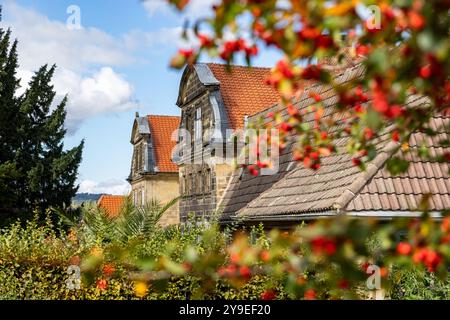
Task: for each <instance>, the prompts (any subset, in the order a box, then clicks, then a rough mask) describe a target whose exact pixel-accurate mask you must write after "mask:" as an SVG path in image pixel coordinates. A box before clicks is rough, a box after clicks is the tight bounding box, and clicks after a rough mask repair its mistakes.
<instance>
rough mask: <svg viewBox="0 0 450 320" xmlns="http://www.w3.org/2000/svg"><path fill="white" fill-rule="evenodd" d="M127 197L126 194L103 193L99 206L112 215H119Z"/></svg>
mask: <svg viewBox="0 0 450 320" xmlns="http://www.w3.org/2000/svg"><path fill="white" fill-rule="evenodd" d="M125 199H126V197H125V196H111V195H102V196H101V197H100V199H99V200H98V207H99V208H101V209H103V210H105V211H106V213H107V214H108V215H109V216H110V217H117V215H118V214H119V213H120V210H121V209H122V206H123V204H124V202H125Z"/></svg>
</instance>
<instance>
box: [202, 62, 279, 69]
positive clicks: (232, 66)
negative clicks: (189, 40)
mask: <svg viewBox="0 0 450 320" xmlns="http://www.w3.org/2000/svg"><path fill="white" fill-rule="evenodd" d="M201 63H202V62H199V64H201ZM203 63H204V64H206V65H208V66H210V65H215V66H223V67H227V66H230V67H231V68H248V69H264V70H271V69H272V68H273V67H257V66H246V65H242V64H229V65H228V64H226V63H217V62H203Z"/></svg>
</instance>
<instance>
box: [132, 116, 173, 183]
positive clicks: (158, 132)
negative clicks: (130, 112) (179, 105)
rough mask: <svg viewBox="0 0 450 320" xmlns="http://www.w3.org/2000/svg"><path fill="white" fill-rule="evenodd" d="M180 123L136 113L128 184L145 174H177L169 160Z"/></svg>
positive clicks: (166, 117)
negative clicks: (174, 133)
mask: <svg viewBox="0 0 450 320" xmlns="http://www.w3.org/2000/svg"><path fill="white" fill-rule="evenodd" d="M179 123H180V118H179V117H175V116H156V115H148V116H144V117H140V116H139V114H138V113H136V118H135V120H134V124H133V130H132V133H131V140H130V142H131V144H132V145H133V157H132V163H131V170H130V176H129V178H128V180H129V181H132V180H135V179H139V178H141V177H142V176H143V175H146V174H157V173H159V172H177V171H178V168H177V166H176V164H175V163H173V162H172V160H171V158H172V151H173V149H174V148H175V145H176V140H175V139H173V138H172V134H173V132H175V131H176V130H178V127H179Z"/></svg>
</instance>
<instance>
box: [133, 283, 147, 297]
mask: <svg viewBox="0 0 450 320" xmlns="http://www.w3.org/2000/svg"><path fill="white" fill-rule="evenodd" d="M147 291H148V286H147V284H146V283H145V282H142V281H139V282H136V283H135V285H134V294H135V295H136V297H139V298H144V297H145V296H146V295H147Z"/></svg>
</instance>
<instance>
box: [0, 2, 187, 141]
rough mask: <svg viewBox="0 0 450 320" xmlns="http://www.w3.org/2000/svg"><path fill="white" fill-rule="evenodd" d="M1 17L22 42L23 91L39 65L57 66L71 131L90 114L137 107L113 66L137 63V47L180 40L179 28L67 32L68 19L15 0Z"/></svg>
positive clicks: (56, 80)
mask: <svg viewBox="0 0 450 320" xmlns="http://www.w3.org/2000/svg"><path fill="white" fill-rule="evenodd" d="M3 18H4V20H3V22H2V23H1V24H2V27H11V29H12V31H13V37H15V38H17V39H18V40H19V47H18V52H19V64H20V69H19V70H18V76H19V77H20V78H21V86H22V90H21V91H20V92H19V93H23V91H24V89H25V88H26V87H27V84H28V82H29V80H30V79H31V77H32V75H33V72H34V71H35V70H37V69H38V68H39V67H40V66H42V65H44V64H56V65H57V69H56V72H55V75H54V78H53V84H54V85H55V90H56V92H57V98H59V99H61V98H62V97H63V96H64V95H66V94H67V95H68V96H69V102H68V114H67V122H66V125H67V128H68V130H69V132H70V133H73V132H74V131H75V130H76V129H77V128H78V127H79V126H80V125H81V124H82V123H83V121H84V120H86V119H88V118H91V117H95V116H98V115H102V114H107V113H117V112H123V111H127V110H130V109H136V108H139V104H138V103H137V102H136V99H135V97H134V89H133V86H132V85H131V84H130V83H128V82H127V80H126V78H125V77H124V76H123V75H120V74H118V73H117V72H116V71H115V70H114V69H115V68H116V67H119V66H124V65H129V64H132V63H136V62H139V60H138V59H136V58H135V57H134V56H133V54H134V52H135V51H136V50H138V49H142V48H147V49H149V48H151V49H153V48H155V47H157V45H158V44H167V45H174V43H175V44H181V43H182V42H181V41H180V40H179V39H180V34H181V27H174V28H162V29H160V30H157V31H152V32H144V31H141V30H132V31H130V32H128V33H126V34H124V35H122V36H118V37H114V36H112V35H110V34H108V33H106V32H104V31H102V30H99V29H96V28H86V27H85V28H82V29H81V30H69V29H68V27H67V26H66V24H65V23H63V22H61V21H56V20H50V19H49V18H47V17H46V16H44V15H42V14H40V13H38V12H36V11H34V10H32V9H30V8H27V7H24V6H20V5H19V4H17V3H15V2H13V1H7V2H6V3H5V5H4V7H3Z"/></svg>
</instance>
